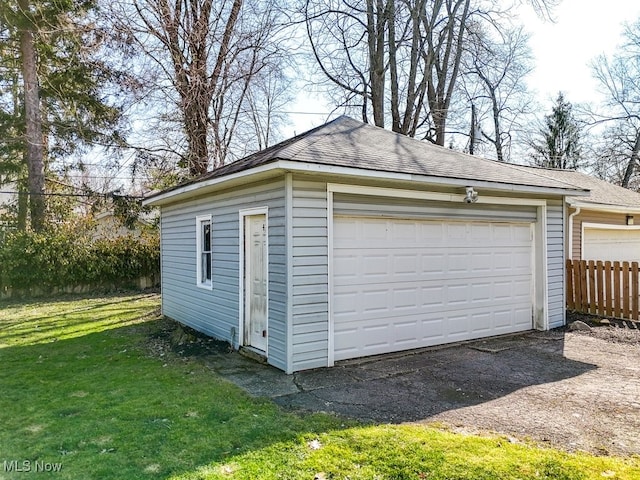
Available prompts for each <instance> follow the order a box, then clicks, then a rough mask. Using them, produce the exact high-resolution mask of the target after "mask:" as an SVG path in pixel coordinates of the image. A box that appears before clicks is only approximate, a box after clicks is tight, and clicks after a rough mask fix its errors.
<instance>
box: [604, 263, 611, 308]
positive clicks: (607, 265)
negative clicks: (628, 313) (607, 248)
mask: <svg viewBox="0 0 640 480" xmlns="http://www.w3.org/2000/svg"><path fill="white" fill-rule="evenodd" d="M604 269H605V272H606V275H605V289H606V292H605V293H606V308H605V311H606V314H607V316H608V317H611V316H612V315H613V292H612V291H611V283H612V272H613V270H612V268H611V262H610V261H606V262H604Z"/></svg>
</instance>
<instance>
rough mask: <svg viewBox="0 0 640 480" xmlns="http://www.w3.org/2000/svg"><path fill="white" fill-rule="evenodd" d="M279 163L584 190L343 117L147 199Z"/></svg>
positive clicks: (504, 164) (508, 165) (563, 190)
mask: <svg viewBox="0 0 640 480" xmlns="http://www.w3.org/2000/svg"><path fill="white" fill-rule="evenodd" d="M278 161H292V162H297V163H303V164H306V165H320V166H330V167H345V168H352V169H358V170H360V171H370V172H371V171H377V172H385V173H396V174H408V175H419V176H422V177H432V178H433V177H436V178H441V179H455V180H462V181H468V182H469V183H473V182H474V181H475V182H480V181H481V182H490V183H494V184H502V185H504V186H506V187H507V188H509V186H528V187H533V188H532V190H536V188H545V189H557V190H558V193H559V194H566V193H567V190H571V191H573V193H574V194H575V195H580V194H581V192H580V190H581V188H579V187H575V186H574V185H573V184H571V183H569V182H566V181H563V180H559V179H554V178H550V177H549V176H546V175H540V174H538V172H535V171H525V170H521V169H519V168H516V166H514V165H512V164H507V163H503V162H498V161H494V160H487V159H484V158H480V157H475V156H471V155H467V154H464V153H461V152H457V151H454V150H451V149H448V148H444V147H440V146H437V145H433V144H432V143H429V142H424V141H420V140H416V139H413V138H409V137H407V136H405V135H401V134H398V133H394V132H391V131H389V130H385V129H383V128H379V127H375V126H373V125H370V124H366V123H362V122H359V121H357V120H353V119H351V118H349V117H346V116H342V117H338V118H337V119H335V120H333V121H331V122H329V123H326V124H324V125H322V126H320V127H317V128H314V129H312V130H309V131H308V132H305V133H303V134H301V135H298V136H296V137H293V138H291V139H289V140H285V141H284V142H281V143H279V144H277V145H274V146H272V147H269V148H267V149H265V150H262V151H260V152H257V153H254V154H253V155H249V156H248V157H245V158H243V159H241V160H238V161H236V162H233V163H230V164H228V165H224V166H222V167H220V168H217V169H215V170H213V171H211V172H209V173H206V174H204V175H202V176H200V177H198V178H196V179H194V180H192V181H190V182H187V183H184V184H181V185H179V186H177V187H175V188H173V189H171V190H168V191H165V192H161V193H159V194H154V195H152V197H150V198H149V200H150V199H151V198H155V197H157V196H162V197H163V198H167V197H168V196H171V195H169V193H170V192H172V191H174V190H179V189H184V188H185V187H187V186H189V185H194V184H200V183H206V182H207V181H211V180H214V179H217V178H221V177H225V176H229V175H232V174H237V173H239V172H243V171H245V170H249V169H252V168H255V167H259V166H265V165H268V164H270V163H274V162H278ZM150 203H154V202H150Z"/></svg>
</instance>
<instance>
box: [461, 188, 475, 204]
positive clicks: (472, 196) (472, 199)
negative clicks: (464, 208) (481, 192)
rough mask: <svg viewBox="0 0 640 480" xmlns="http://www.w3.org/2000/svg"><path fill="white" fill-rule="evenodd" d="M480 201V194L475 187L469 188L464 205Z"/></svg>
mask: <svg viewBox="0 0 640 480" xmlns="http://www.w3.org/2000/svg"><path fill="white" fill-rule="evenodd" d="M477 201H478V192H476V191H475V190H474V189H473V187H467V194H466V195H465V197H464V203H475V202H477Z"/></svg>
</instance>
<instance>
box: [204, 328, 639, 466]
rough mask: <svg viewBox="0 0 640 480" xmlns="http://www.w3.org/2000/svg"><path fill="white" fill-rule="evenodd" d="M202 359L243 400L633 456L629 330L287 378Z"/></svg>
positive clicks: (234, 357)
mask: <svg viewBox="0 0 640 480" xmlns="http://www.w3.org/2000/svg"><path fill="white" fill-rule="evenodd" d="M203 358H204V359H205V361H206V362H207V364H208V365H209V366H210V368H211V369H212V370H215V371H216V372H218V373H219V374H221V375H222V376H224V377H225V378H227V379H229V380H230V381H232V382H234V383H236V384H237V385H239V386H240V387H242V388H244V389H245V390H247V391H248V392H249V393H250V394H252V395H255V396H266V397H270V398H272V399H273V401H275V402H276V403H278V404H280V405H282V406H283V407H286V408H291V409H296V410H303V411H322V412H332V413H335V414H338V415H343V416H347V417H352V418H356V419H359V420H362V421H365V422H369V421H370V422H384V423H388V422H390V423H402V422H418V423H431V422H437V423H439V424H445V425H447V426H448V427H449V428H451V429H453V430H456V431H463V432H473V433H492V432H495V433H500V434H504V435H507V436H509V437H510V439H511V440H512V441H514V442H517V441H522V440H524V439H532V440H534V441H538V442H543V443H548V444H550V445H553V446H555V447H559V448H563V449H566V450H587V451H590V452H594V453H602V454H621V455H629V454H640V435H639V433H638V432H640V331H639V330H637V328H636V329H635V330H633V329H629V328H626V329H620V328H618V327H614V326H608V327H599V328H597V329H594V330H593V331H590V332H558V331H555V332H529V333H526V334H522V335H517V336H511V337H502V338H497V339H490V340H484V341H475V342H469V343H465V344H461V345H456V346H450V347H446V348H436V349H424V350H421V351H413V352H409V353H403V354H395V355H394V354H390V355H383V356H379V357H375V358H368V359H363V360H359V361H348V362H343V363H341V364H339V365H337V366H336V367H334V368H324V369H318V370H312V371H305V372H300V373H297V374H294V375H285V374H284V373H282V372H281V371H279V370H276V369H274V368H271V367H269V366H266V365H261V364H259V363H256V362H255V361H253V360H250V359H247V358H245V357H243V356H241V355H239V354H237V353H235V352H234V353H217V354H210V355H206V356H205V357H203Z"/></svg>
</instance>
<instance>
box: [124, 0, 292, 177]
mask: <svg viewBox="0 0 640 480" xmlns="http://www.w3.org/2000/svg"><path fill="white" fill-rule="evenodd" d="M133 9H134V12H132V11H131V4H130V3H129V2H125V1H123V2H121V3H119V4H116V5H114V7H113V9H112V11H113V14H114V18H115V19H116V22H117V29H118V31H119V32H122V36H123V38H125V39H126V40H128V41H133V42H135V43H136V45H137V50H138V51H139V52H140V53H142V55H143V56H146V57H147V58H149V59H151V60H152V62H153V64H154V68H153V69H151V70H150V71H152V72H153V81H152V82H151V84H150V87H152V88H153V89H155V90H156V91H157V92H161V93H162V94H163V95H164V97H162V100H161V101H163V102H164V103H165V105H161V104H158V103H156V104H155V107H154V108H156V110H157V112H162V111H165V112H169V113H168V114H166V115H164V118H163V119H162V120H167V119H168V118H169V117H170V116H171V114H170V109H168V108H167V105H166V104H167V103H173V104H175V106H176V107H177V112H178V115H179V117H180V124H181V125H182V131H183V133H184V137H185V138H186V147H185V148H184V152H185V153H182V152H180V146H179V139H175V141H174V142H173V145H174V147H176V148H174V150H176V152H177V153H178V154H179V155H181V156H182V157H183V159H184V162H183V163H184V164H186V166H187V167H188V170H189V173H190V174H191V175H198V174H202V173H204V172H206V171H207V170H208V169H209V167H210V166H213V167H216V166H219V165H221V164H223V163H224V162H225V161H226V160H228V158H229V156H230V151H229V149H230V148H231V146H232V145H233V142H234V138H235V136H236V134H237V132H238V130H239V128H240V127H239V124H244V122H245V119H246V118H247V116H246V115H247V111H248V110H250V104H251V100H252V99H253V98H255V97H256V96H257V95H258V92H257V90H256V89H254V87H253V84H254V83H259V82H260V81H263V79H264V75H266V73H267V71H269V70H271V71H273V69H277V68H280V67H279V65H280V63H279V62H282V61H284V53H283V51H282V49H281V48H280V47H279V45H278V44H277V42H276V39H277V36H278V34H279V29H281V27H282V25H281V24H279V23H278V21H279V20H278V10H277V8H276V5H275V4H274V2H273V1H259V0H222V1H214V0H135V1H134V2H133ZM132 13H133V18H132V15H131V14H132ZM153 95H154V94H150V96H149V97H146V98H145V100H146V101H149V100H150V99H151V98H152V96H153ZM270 127H273V125H270ZM153 153H154V154H157V153H158V152H157V151H154V152H153Z"/></svg>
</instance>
